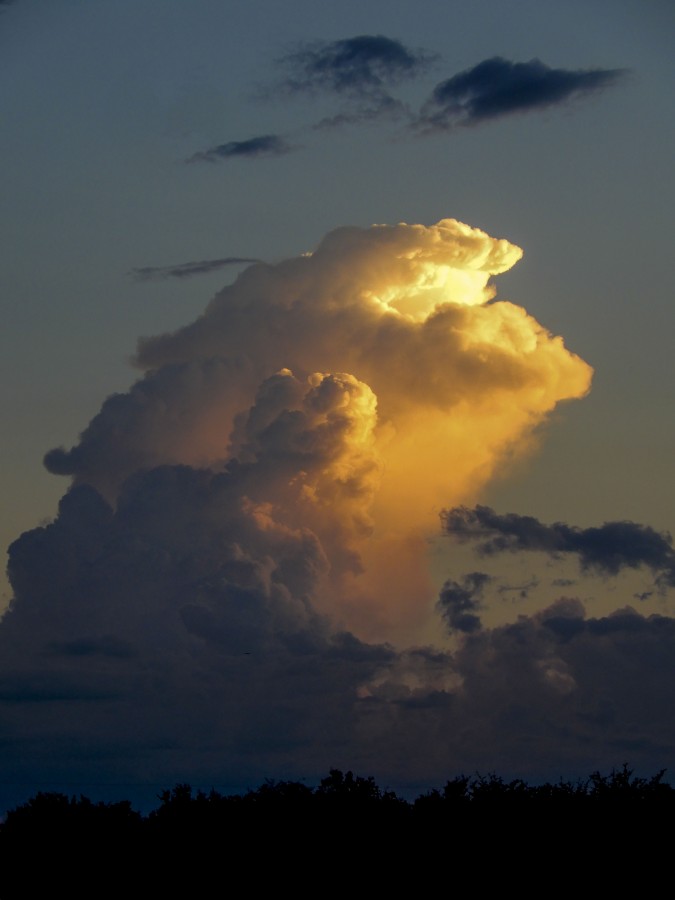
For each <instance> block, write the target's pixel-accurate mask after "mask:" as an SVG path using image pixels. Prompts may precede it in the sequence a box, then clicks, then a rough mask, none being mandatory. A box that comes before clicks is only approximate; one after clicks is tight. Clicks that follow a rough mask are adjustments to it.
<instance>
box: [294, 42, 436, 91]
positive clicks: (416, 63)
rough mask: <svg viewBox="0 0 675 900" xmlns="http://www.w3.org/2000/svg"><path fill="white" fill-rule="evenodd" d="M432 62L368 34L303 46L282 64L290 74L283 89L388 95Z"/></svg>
mask: <svg viewBox="0 0 675 900" xmlns="http://www.w3.org/2000/svg"><path fill="white" fill-rule="evenodd" d="M432 58H433V57H432V56H431V55H430V54H427V53H425V52H423V51H413V50H410V49H408V48H407V47H405V46H404V45H403V44H401V43H400V42H399V41H396V40H392V39H391V38H388V37H384V36H383V35H381V34H378V35H369V34H364V35H359V36H357V37H353V38H347V39H345V40H341V41H330V42H327V41H317V42H316V43H314V44H305V45H302V46H301V47H300V48H299V49H298V50H296V51H295V52H293V53H289V54H287V55H286V56H284V57H282V59H280V60H279V64H280V65H281V66H283V67H284V68H286V69H287V70H288V72H289V75H288V77H287V79H286V80H285V81H284V82H283V85H282V86H283V87H284V88H286V89H287V90H289V91H291V92H306V91H315V90H325V91H334V92H336V93H338V94H352V95H354V94H356V95H363V94H371V93H373V92H384V91H385V86H386V85H388V84H392V83H395V82H398V81H401V80H402V79H404V78H412V77H415V76H416V75H418V74H419V73H420V72H421V71H423V70H424V69H425V68H426V67H427V65H428V64H429V62H430V61H431V59H432Z"/></svg>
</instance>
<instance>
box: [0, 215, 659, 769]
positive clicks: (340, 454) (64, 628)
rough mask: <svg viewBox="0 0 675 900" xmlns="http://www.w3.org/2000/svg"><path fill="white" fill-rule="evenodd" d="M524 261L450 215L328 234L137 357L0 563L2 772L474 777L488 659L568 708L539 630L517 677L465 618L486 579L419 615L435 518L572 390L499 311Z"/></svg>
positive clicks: (557, 653)
mask: <svg viewBox="0 0 675 900" xmlns="http://www.w3.org/2000/svg"><path fill="white" fill-rule="evenodd" d="M520 256H521V250H520V249H519V248H518V247H515V246H514V245H512V244H510V243H509V242H508V241H506V240H503V239H495V238H492V237H490V236H489V235H487V234H486V233H484V232H483V231H480V230H478V229H475V228H471V227H469V226H467V225H465V224H462V223H460V222H457V221H455V220H453V219H444V220H442V221H440V222H438V223H437V224H435V225H432V226H422V225H406V224H403V223H400V224H398V225H395V226H387V225H376V226H373V227H372V228H367V229H362V228H355V227H346V228H339V229H337V230H336V231H333V232H331V233H330V234H329V235H327V237H326V238H325V239H324V240H323V241H322V242H321V243H320V244H319V246H318V247H317V248H316V250H315V251H314V252H313V253H307V254H305V255H303V256H299V257H297V258H295V259H290V260H286V261H284V262H281V263H278V264H276V265H265V264H262V263H258V264H254V265H252V266H250V267H249V268H247V269H246V270H245V271H244V272H243V273H242V274H241V275H240V276H239V277H238V278H237V279H236V280H235V281H234V283H233V284H231V285H229V286H228V287H225V288H224V289H223V290H222V291H220V292H219V293H218V294H217V295H216V296H215V297H214V298H213V300H212V301H211V302H210V304H209V305H208V306H207V308H206V310H205V311H204V313H203V315H202V316H200V317H199V318H198V319H197V320H196V321H195V322H193V323H192V324H190V325H188V326H186V327H185V328H182V329H179V330H178V331H176V332H174V333H172V334H167V335H161V336H158V337H154V338H146V339H143V340H141V341H140V343H139V346H138V352H137V364H138V366H139V367H140V368H141V369H142V370H143V374H142V375H141V377H140V378H139V380H138V381H137V382H136V383H135V384H134V385H132V387H131V388H130V390H129V391H128V392H127V393H125V394H118V395H114V396H112V397H109V398H108V399H107V400H106V401H105V402H104V403H103V405H102V407H101V410H100V412H99V413H98V414H97V415H96V416H95V417H94V419H93V420H92V421H91V423H90V424H89V425H88V426H87V428H86V429H85V430H84V431H83V433H82V435H81V436H80V440H79V442H78V444H77V445H76V446H75V447H73V448H72V449H70V450H65V449H56V450H52V451H50V452H49V453H48V454H47V456H46V460H45V462H46V465H47V467H48V468H49V469H50V470H51V471H52V472H55V473H60V474H63V475H68V476H70V477H71V479H72V482H71V486H70V489H69V490H68V491H67V492H66V494H65V496H64V498H63V500H62V502H61V505H60V508H59V513H58V516H57V517H56V519H55V520H54V522H52V523H51V524H49V525H45V526H43V527H41V528H36V529H34V530H32V531H29V532H27V533H26V534H24V535H22V536H21V537H20V538H19V539H18V540H17V541H15V543H14V544H13V545H12V546H11V548H10V557H9V576H10V580H11V583H12V586H13V590H14V599H13V601H12V604H11V608H10V611H9V612H8V613H7V614H6V616H5V617H4V619H3V620H2V622H1V623H0V705H2V709H3V711H4V715H3V718H2V722H3V726H2V728H3V729H4V731H3V741H2V748H4V749H3V750H2V751H0V752H2V753H4V757H3V760H4V763H5V764H6V765H5V767H4V770H5V772H6V773H7V776H6V777H7V779H8V780H12V779H14V780H15V781H24V782H25V781H26V780H27V779H29V777H30V778H33V779H35V778H36V777H38V775H39V774H42V775H43V776H44V779H51V780H52V781H54V780H57V779H58V778H60V777H64V778H65V777H66V776H68V775H69V773H70V774H71V775H72V769H73V766H77V767H78V771H79V772H80V776H79V777H80V778H83V777H84V775H82V773H86V778H88V779H91V780H94V781H97V782H98V783H102V782H105V783H109V782H110V781H111V780H113V781H114V780H117V781H124V782H125V783H141V782H147V781H148V780H151V781H152V782H153V783H154V784H156V783H157V781H158V779H159V780H163V781H168V782H169V783H170V782H171V780H181V781H184V780H187V779H189V780H193V781H200V782H202V781H203V780H204V779H207V780H208V781H210V782H211V783H214V782H218V783H219V784H222V783H223V781H224V780H227V779H228V778H229V779H230V783H231V778H232V777H234V776H232V773H234V772H236V773H237V778H238V779H241V778H248V779H250V781H253V782H259V781H260V779H261V777H265V776H268V775H271V776H273V777H290V776H293V777H297V776H298V775H307V776H311V775H313V774H319V775H323V774H325V772H326V771H327V770H328V769H329V768H330V767H331V766H336V765H338V766H340V767H342V768H351V769H353V770H361V771H363V770H364V769H365V770H367V771H368V774H373V775H376V776H383V777H386V778H392V777H396V778H397V779H399V780H400V779H402V778H404V777H405V778H411V777H412V778H415V779H418V780H419V779H427V778H431V779H433V780H436V779H437V778H442V777H443V774H449V773H448V768H453V767H455V766H461V767H467V766H468V767H472V765H476V764H478V761H479V759H484V754H483V755H482V756H481V754H480V753H479V755H478V756H477V757H476V762H475V763H472V762H471V753H473V752H476V749H477V747H479V746H482V745H481V744H480V742H481V741H482V740H483V737H484V732H485V729H486V727H487V726H486V724H485V722H484V721H483V718H481V717H484V716H486V715H488V709H489V708H490V702H491V699H490V698H491V697H492V693H491V692H494V691H497V694H498V695H499V696H498V699H499V704H500V705H499V706H495V707H493V710H496V709H499V710H500V712H499V715H500V716H501V715H504V716H506V718H507V719H508V716H509V713H508V709H507V700H506V698H505V697H504V696H502V693H499V691H501V688H499V689H498V688H497V687H496V686H494V685H493V686H491V687H488V686H487V685H486V683H485V678H487V677H488V676H487V675H485V672H486V671H487V670H488V669H489V666H487V668H486V667H485V665H484V664H483V663H481V662H480V660H481V659H482V658H486V659H487V658H488V657H490V658H492V657H494V658H497V659H498V660H501V662H500V665H502V666H503V667H504V672H503V673H502V674H503V676H504V678H507V676H508V678H510V679H511V680H512V681H513V683H514V684H515V683H516V682H517V683H518V684H520V682H521V681H524V682H526V681H527V678H526V674H525V673H527V672H530V673H531V672H534V673H536V679H535V681H533V682H532V684H531V686H530V695H531V696H532V698H533V701H532V702H533V703H535V705H538V707H541V708H542V709H544V707H545V703H546V702H547V700H546V698H549V697H553V698H556V701H555V702H556V704H559V703H560V702H563V701H562V700H560V699H559V698H561V697H563V698H564V697H569V696H577V694H575V692H574V691H573V690H572V687H573V685H574V684H577V683H578V682H579V679H581V682H583V678H584V675H583V672H581V673H580V674H579V673H578V672H577V668H578V666H577V663H576V662H575V660H574V659H572V658H568V657H567V656H566V655H565V654H566V652H567V651H566V650H565V648H564V647H563V646H562V642H563V637H562V636H561V635H562V634H563V632H565V629H564V628H562V630H561V629H560V628H558V630H557V631H556V630H555V628H553V629H551V628H550V627H549V626H548V625H545V624H543V623H542V622H540V621H539V620H538V619H537V620H536V621H535V620H532V622H531V623H530V625H529V626H528V627H529V628H530V631H527V630H526V631H525V633H526V634H527V635H530V632H531V634H532V636H531V638H530V637H528V641H529V643H528V642H525V644H524V646H526V647H527V648H529V649H527V650H526V658H525V659H523V660H521V661H520V662H518V661H517V660H516V659H515V657H514V654H513V653H512V651H511V650H509V649H508V647H510V646H512V644H510V643H509V641H511V637H510V635H511V632H507V631H504V632H499V631H498V630H494V631H488V630H487V629H485V628H483V627H482V624H481V620H480V618H479V617H478V615H476V611H477V610H478V609H479V608H480V605H479V600H480V592H481V590H482V587H483V585H484V584H485V579H486V576H482V575H481V574H480V573H473V574H472V575H471V576H467V577H466V578H465V579H464V581H463V582H458V581H456V580H453V579H448V580H447V581H446V584H445V587H444V590H443V591H442V594H441V598H440V601H439V602H437V598H436V597H435V596H434V594H435V591H434V588H433V584H432V581H431V578H430V575H429V572H428V565H427V562H428V560H427V552H428V546H427V539H428V536H429V535H430V534H433V533H435V532H436V531H437V529H438V511H439V509H440V507H441V504H448V502H449V501H451V502H452V503H453V504H461V503H465V502H475V498H476V496H477V492H478V491H479V490H480V489H481V487H482V486H483V485H485V484H486V483H487V481H489V479H490V477H491V476H492V474H493V473H494V472H495V471H496V470H497V469H498V467H499V466H500V463H501V460H502V459H503V456H504V454H508V455H509V456H512V455H513V454H514V453H517V452H518V451H519V450H520V449H522V448H526V447H528V442H529V440H530V435H531V432H532V429H533V428H534V427H535V426H537V425H538V424H539V423H540V422H541V421H542V420H543V419H544V418H545V417H546V416H547V414H548V413H549V412H550V411H551V410H552V409H553V408H554V407H555V406H556V404H557V403H559V402H560V401H562V400H567V399H572V398H575V397H581V396H583V395H584V394H585V393H586V391H587V390H588V388H589V384H590V378H591V369H590V367H589V366H588V365H587V364H586V363H584V362H583V361H582V360H580V359H579V358H578V357H577V356H575V355H574V354H573V353H571V352H570V351H569V350H567V349H566V348H565V346H564V343H563V341H562V339H560V338H559V337H554V336H552V335H551V334H550V333H549V332H548V331H547V330H546V329H545V328H543V327H542V326H541V325H539V324H538V323H537V322H536V321H535V320H534V319H533V318H532V317H531V316H529V315H528V314H527V313H526V312H525V311H524V310H523V309H522V308H520V307H518V306H516V305H515V304H514V303H511V302H507V301H497V300H496V299H495V290H494V287H493V285H492V284H491V279H492V277H493V276H495V275H498V274H499V273H500V272H504V271H506V270H507V269H508V268H509V267H510V266H512V265H513V264H514V263H515V262H516V261H517V260H518V259H519V258H520ZM575 615H576V613H575ZM579 616H580V614H579V615H576V618H579ZM638 618H639V617H638ZM443 619H445V622H443ZM582 621H583V620H582ZM641 621H642V620H641ZM563 624H565V623H563ZM628 624H634V622H633V620H632V619H631V620H630V622H629V623H628ZM448 626H449V629H450V630H452V631H453V632H454V633H455V638H456V639H457V641H458V649H456V651H455V653H456V655H452V654H451V653H450V651H449V650H448V649H447V645H448V636H447V631H448ZM524 627H525V626H524V625H523V626H522V628H524ZM651 627H652V626H651V624H650V625H649V628H651ZM522 628H521V630H522ZM581 630H585V631H588V629H587V628H586V626H585V625H584V626H583V629H581ZM581 630H579V633H581ZM588 633H589V634H591V638H589V640H592V639H595V634H596V632H592V631H589V632H588ZM603 633H604V632H603ZM566 634H567V632H565V635H566ZM431 635H435V636H436V637H437V638H438V646H436V645H435V643H434V641H433V640H432V639H431ZM544 638H545V639H544ZM519 640H520V639H519ZM568 643H569V641H568ZM554 645H555V646H554ZM559 645H560V646H559ZM513 646H515V644H513ZM501 647H503V648H505V649H504V650H503V653H502V651H501V650H499V648H501ZM471 648H474V650H473V651H472V650H471ZM495 648H497V650H496V649H495ZM584 652H585V651H584ZM495 654H496V656H495ZM500 654H502V655H500ZM509 667H510V668H509ZM498 668H499V667H497V668H495V669H494V671H495V672H496V671H497V670H498ZM480 673H483V675H481V674H480ZM519 673H520V674H519ZM500 677H501V675H500ZM507 680H508V679H507ZM504 683H506V682H504ZM588 689H589V690H592V688H590V687H589V688H588ZM494 696H497V695H496V694H495V695H494ZM521 700H522V702H526V700H525V695H523V696H522V697H521ZM589 702H590V701H589ZM556 708H557V707H556ZM556 715H557V713H556ZM561 715H562V713H561ZM563 718H564V716H563ZM541 721H542V720H541V718H539V719H538V720H537V722H538V725H537V727H539V728H541V727H542V726H541ZM556 721H557V720H556ZM561 721H562V720H561ZM499 722H500V720H499V719H498V718H495V719H494V720H493V721H492V723H491V725H490V729H492V731H491V734H492V737H495V735H496V733H497V731H498V730H499ZM560 727H562V725H560ZM557 728H558V725H556V727H555V728H553V727H552V731H551V732H550V734H551V735H552V734H554V732H555V734H556V736H558V733H559V732H558V731H557V730H556V729H557ZM490 729H488V730H490ZM521 737H522V736H521ZM521 737H519V736H518V735H517V734H516V733H515V732H514V733H513V735H511V737H510V738H509V740H511V742H512V747H513V749H514V754H515V749H516V748H517V747H518V746H521V745H520V744H519V743H518V742H519V741H520V740H521ZM541 740H542V746H541V747H540V752H541V754H542V755H545V753H544V746H543V743H544V741H543V737H542V738H541ZM493 744H494V745H495V746H496V745H497V744H498V741H496V740H495V741H493ZM415 747H416V748H417V750H416V751H415V753H413V752H412V751H413V748H415ZM420 748H424V752H423V753H422V752H420ZM570 754H571V756H570V758H572V757H573V755H574V754H573V752H572V750H570ZM418 757H419V758H418ZM412 758H415V759H417V758H418V762H416V763H415V765H414V766H413V767H412V769H411V768H410V760H411V759H412ZM413 770H414V771H413ZM228 773H230V774H229V775H228ZM442 773H443V774H442ZM44 779H42V780H44Z"/></svg>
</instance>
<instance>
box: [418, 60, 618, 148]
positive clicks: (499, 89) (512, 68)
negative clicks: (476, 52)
mask: <svg viewBox="0 0 675 900" xmlns="http://www.w3.org/2000/svg"><path fill="white" fill-rule="evenodd" d="M625 74H626V70H625V69H576V70H570V69H552V68H550V67H549V66H547V65H546V64H545V63H543V62H541V61H540V60H538V59H532V60H530V61H529V62H524V63H516V62H510V61H509V60H507V59H504V58H503V57H501V56H494V57H492V58H491V59H486V60H483V62H481V63H478V65H476V66H474V67H473V68H471V69H465V70H464V71H463V72H459V73H458V74H457V75H453V76H452V78H448V79H447V80H446V81H442V82H440V84H438V85H436V87H435V89H434V91H433V94H432V95H431V97H430V99H429V100H428V101H427V102H426V103H425V104H424V106H423V108H422V112H421V115H420V117H419V120H418V122H417V123H416V124H417V127H418V129H419V130H421V131H422V132H426V133H430V132H436V131H449V130H450V129H452V128H456V127H461V126H467V125H479V124H481V123H482V122H486V121H488V120H490V119H497V118H500V117H502V116H508V115H512V114H514V113H521V112H529V111H533V110H538V109H544V108H546V107H549V106H555V105H558V104H560V103H564V102H566V101H568V100H572V99H575V98H577V97H580V96H582V95H586V94H589V93H591V92H594V91H598V90H601V89H603V88H606V87H609V86H611V85H613V84H615V83H616V82H617V81H618V80H619V79H620V78H622V77H623V76H624V75H625Z"/></svg>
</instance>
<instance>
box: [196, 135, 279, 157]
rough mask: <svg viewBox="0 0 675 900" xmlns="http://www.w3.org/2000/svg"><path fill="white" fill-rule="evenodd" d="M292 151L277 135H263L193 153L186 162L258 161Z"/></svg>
mask: <svg viewBox="0 0 675 900" xmlns="http://www.w3.org/2000/svg"><path fill="white" fill-rule="evenodd" d="M294 149H295V148H294V147H292V146H291V145H290V144H289V143H288V142H287V141H285V140H284V138H282V137H280V136H279V135H278V134H263V135H260V136H258V137H253V138H249V139H248V140H247V141H228V143H226V144H219V145H218V146H217V147H211V149H210V150H204V151H201V152H200V153H195V154H194V156H191V157H190V158H189V159H187V160H186V162H190V163H191V162H210V163H213V162H218V161H219V160H222V159H238V158H243V159H258V158H260V157H267V156H284V155H285V154H286V153H291V152H292V151H293V150H294Z"/></svg>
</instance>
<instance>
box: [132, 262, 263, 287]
mask: <svg viewBox="0 0 675 900" xmlns="http://www.w3.org/2000/svg"><path fill="white" fill-rule="evenodd" d="M255 262H260V260H258V259H254V258H251V257H248V256H225V257H223V258H222V259H200V260H196V261H195V262H186V263H179V264H178V265H175V266H142V267H138V268H135V269H132V270H131V273H130V274H132V275H133V277H134V278H135V280H136V281H164V280H165V279H167V278H191V277H192V276H193V275H208V274H209V273H210V272H217V271H218V270H219V269H224V268H226V267H227V266H239V265H242V264H244V263H246V264H248V263H255Z"/></svg>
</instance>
